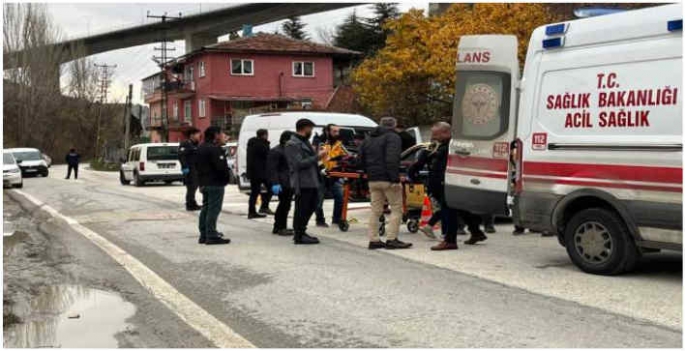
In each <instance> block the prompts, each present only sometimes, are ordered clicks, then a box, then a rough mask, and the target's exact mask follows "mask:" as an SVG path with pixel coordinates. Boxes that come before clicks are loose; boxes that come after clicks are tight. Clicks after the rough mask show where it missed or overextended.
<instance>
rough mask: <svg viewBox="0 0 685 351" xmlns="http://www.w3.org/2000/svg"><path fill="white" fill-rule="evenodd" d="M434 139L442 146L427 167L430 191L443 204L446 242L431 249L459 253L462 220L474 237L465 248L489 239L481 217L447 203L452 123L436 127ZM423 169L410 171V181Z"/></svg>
mask: <svg viewBox="0 0 685 351" xmlns="http://www.w3.org/2000/svg"><path fill="white" fill-rule="evenodd" d="M431 133H432V139H433V140H435V141H437V142H438V143H439V145H438V147H437V150H436V151H435V153H434V154H433V155H432V156H431V157H430V159H429V160H430V162H429V163H428V170H429V172H430V174H429V178H428V189H429V191H430V192H431V196H433V197H435V198H437V199H438V201H439V202H440V222H441V225H442V233H443V235H444V236H445V239H444V240H443V241H442V242H441V243H440V244H438V245H436V246H433V247H431V250H433V251H444V250H456V249H458V246H457V231H458V228H459V219H461V220H463V221H464V222H465V223H466V225H467V226H468V229H469V232H470V233H471V237H470V238H469V239H468V240H466V241H465V242H464V243H465V244H469V245H472V244H475V243H477V242H479V241H483V240H485V239H487V237H486V236H485V234H484V233H483V232H482V231H481V230H480V220H481V218H480V216H478V215H475V214H472V213H470V212H468V211H464V210H460V209H454V208H450V207H449V206H448V205H447V201H446V199H445V172H446V171H447V158H448V157H449V145H450V140H451V139H452V127H451V126H450V124H449V123H446V122H438V123H436V124H434V125H433V128H432V129H431ZM420 167H423V166H422V165H420V164H415V165H413V166H412V167H411V168H410V169H409V175H410V177H411V176H412V175H414V177H415V173H416V169H420Z"/></svg>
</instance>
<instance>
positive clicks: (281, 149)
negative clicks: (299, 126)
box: [267, 130, 295, 236]
mask: <svg viewBox="0 0 685 351" xmlns="http://www.w3.org/2000/svg"><path fill="white" fill-rule="evenodd" d="M293 134H295V133H293V132H291V131H289V130H286V131H285V132H283V133H282V134H281V138H280V139H279V142H278V145H277V146H276V147H274V148H273V149H271V151H269V160H268V162H267V169H268V171H269V176H270V177H271V179H270V181H271V192H272V193H273V194H274V195H277V196H278V207H276V215H275V216H274V228H273V230H272V231H271V232H272V233H273V234H278V235H282V236H287V235H293V231H292V230H289V229H287V228H288V225H287V224H288V212H290V204H291V202H292V200H293V190H292V188H291V186H290V168H289V167H288V159H287V158H286V157H285V144H286V143H287V142H288V141H289V140H290V138H291V137H292V136H293Z"/></svg>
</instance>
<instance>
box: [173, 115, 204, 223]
mask: <svg viewBox="0 0 685 351" xmlns="http://www.w3.org/2000/svg"><path fill="white" fill-rule="evenodd" d="M183 134H184V135H185V137H186V140H184V141H182V142H181V144H180V145H179V146H178V160H179V161H180V162H181V171H182V172H183V176H184V179H183V181H184V183H185V185H186V210H187V211H197V210H199V209H201V208H202V207H200V205H198V204H197V201H196V200H195V192H197V186H198V185H197V169H196V168H197V166H196V164H195V159H196V158H197V146H198V144H199V143H200V137H201V135H202V133H201V132H200V130H199V129H197V128H195V127H190V129H188V130H186V131H185V132H184V133H183Z"/></svg>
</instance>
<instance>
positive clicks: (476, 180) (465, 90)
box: [445, 35, 519, 215]
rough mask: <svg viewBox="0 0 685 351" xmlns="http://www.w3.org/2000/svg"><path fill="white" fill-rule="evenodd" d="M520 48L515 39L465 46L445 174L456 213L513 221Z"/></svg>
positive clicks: (473, 39)
mask: <svg viewBox="0 0 685 351" xmlns="http://www.w3.org/2000/svg"><path fill="white" fill-rule="evenodd" d="M517 45H518V42H517V39H516V36H513V35H475V36H463V37H461V39H460V41H459V48H458V52H457V73H456V74H457V76H456V89H455V95H454V107H453V115H452V142H451V145H450V155H449V159H448V163H447V172H446V174H445V196H446V201H447V204H448V205H449V206H450V207H453V208H458V209H463V210H468V211H471V212H473V213H478V214H494V215H508V210H507V203H506V199H507V188H508V173H507V172H508V166H509V144H510V142H511V141H512V140H513V139H514V135H515V128H516V121H515V119H516V108H517V96H518V92H517V86H518V82H519V63H518V57H517V52H518V51H517V48H518V47H517Z"/></svg>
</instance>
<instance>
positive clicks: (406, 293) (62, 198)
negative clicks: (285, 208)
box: [7, 166, 682, 348]
mask: <svg viewBox="0 0 685 351" xmlns="http://www.w3.org/2000/svg"><path fill="white" fill-rule="evenodd" d="M51 172H52V174H51V176H50V178H32V179H26V180H25V186H24V189H22V191H20V192H17V191H14V190H12V191H7V193H9V194H10V195H11V196H12V198H14V199H16V200H17V201H19V202H20V203H21V204H22V206H24V207H25V208H27V209H29V211H36V210H37V209H36V206H35V202H36V201H39V202H40V203H44V205H45V206H43V209H44V210H45V209H47V208H49V210H48V211H52V214H53V216H57V218H56V219H52V220H50V222H55V223H59V225H57V224H54V225H56V226H58V228H59V230H58V231H59V232H60V233H59V235H60V236H62V237H63V239H64V240H73V241H74V242H78V243H80V245H79V248H80V249H79V250H78V252H80V253H81V254H83V251H84V250H86V249H85V247H86V246H87V244H88V240H89V238H90V239H91V240H96V239H93V238H102V239H103V242H104V241H106V242H108V243H110V244H112V245H116V247H118V248H119V249H121V250H123V251H121V252H118V253H117V254H113V255H112V258H110V257H108V255H106V254H104V253H103V251H101V250H102V249H101V247H102V246H100V248H99V247H97V246H95V245H91V246H90V248H89V252H90V254H88V255H83V257H82V258H81V260H82V261H83V263H84V264H85V265H89V264H90V263H89V262H90V261H91V260H95V261H97V262H99V265H106V266H108V267H110V268H109V269H104V268H102V267H100V266H98V269H99V270H101V271H103V272H105V271H106V272H108V273H106V275H108V276H109V275H111V277H110V278H111V280H110V281H108V285H109V286H114V287H116V289H117V291H123V292H125V293H123V296H124V298H125V299H126V300H128V301H130V302H131V303H133V304H134V305H135V306H136V308H137V309H136V313H135V315H134V316H133V317H131V319H130V323H131V324H132V325H133V327H134V328H136V330H138V329H140V330H142V331H144V332H145V334H150V335H153V336H155V341H154V342H148V343H146V342H145V341H144V340H142V339H143V338H142V337H141V335H142V334H140V333H138V334H137V335H138V337H137V338H128V339H127V338H122V337H119V338H118V340H120V346H129V347H139V346H153V347H156V346H163V347H189V346H193V347H206V346H208V345H209V346H211V345H216V344H217V342H214V341H213V340H214V339H212V337H213V335H215V334H212V333H210V332H208V331H207V330H204V329H203V327H202V326H201V323H200V324H199V325H198V323H194V322H193V318H194V317H196V316H197V318H200V317H202V316H205V313H206V318H210V319H211V320H212V321H216V324H217V325H222V326H225V327H226V330H230V331H231V332H232V333H235V335H236V336H239V337H240V338H242V339H243V340H246V341H247V342H249V343H250V344H251V345H254V346H257V347H454V348H461V347H681V345H682V337H681V335H682V328H681V326H680V325H681V322H682V302H681V301H682V258H681V255H680V254H660V255H651V256H648V257H646V258H645V260H644V261H643V262H641V264H640V267H639V269H638V271H637V272H635V273H633V274H630V275H625V276H620V277H599V276H591V275H587V274H584V273H581V272H579V271H578V270H577V269H576V268H575V267H574V266H573V265H572V264H571V263H570V262H569V260H568V258H567V257H566V254H565V251H564V249H563V248H561V247H560V246H559V245H558V244H557V243H556V240H555V239H554V238H541V237H539V236H538V235H532V234H531V235H525V236H522V237H513V236H511V235H510V234H509V233H510V232H511V226H510V225H508V224H502V225H498V233H497V234H492V235H490V239H489V240H488V241H486V242H485V243H484V244H482V245H477V246H475V247H468V246H465V245H462V246H463V247H462V248H460V250H458V251H456V252H440V253H435V252H430V251H429V250H428V247H429V246H430V245H432V244H434V243H435V242H433V241H429V240H428V239H425V238H424V237H422V236H419V235H416V234H414V235H412V234H406V231H404V232H403V233H402V234H401V235H402V238H403V240H406V241H410V242H413V243H414V246H415V247H414V248H412V249H410V250H403V251H392V252H390V251H368V250H367V249H366V248H365V245H366V243H367V241H366V238H365V236H364V225H363V223H364V222H365V219H366V218H367V216H368V209H367V208H365V207H366V206H368V205H367V204H355V205H354V207H355V209H354V210H352V211H351V212H350V213H351V215H352V216H353V217H357V219H358V220H359V221H360V223H353V224H352V228H351V229H350V231H349V232H347V233H342V232H339V231H338V230H337V229H334V228H331V229H326V230H318V231H317V230H314V229H312V232H314V233H316V234H318V235H319V236H320V238H321V240H322V243H321V244H320V245H317V246H295V245H293V244H292V242H291V240H290V239H289V238H283V237H278V236H274V235H271V234H270V228H271V224H270V223H269V222H268V220H259V221H254V220H247V219H246V216H245V215H244V214H245V212H246V200H247V198H246V197H245V196H244V195H242V194H240V193H238V192H237V191H236V190H235V189H234V187H230V188H229V189H228V191H227V197H226V200H225V205H224V213H223V214H222V215H221V217H220V223H219V227H220V229H221V230H222V231H223V232H224V233H226V235H227V236H228V237H230V238H231V240H232V243H231V244H230V245H227V246H203V245H198V244H197V229H196V227H197V221H196V213H189V212H186V211H184V210H183V207H182V204H181V200H182V198H183V187H182V186H180V185H177V186H156V185H152V186H149V187H143V188H135V187H132V186H121V185H119V183H118V178H117V177H118V176H117V174H111V173H103V172H92V171H88V170H82V171H81V173H82V175H81V179H79V180H78V181H74V180H64V179H61V176H62V175H63V174H64V172H63V169H62V167H60V166H54V167H53V168H52V169H51ZM32 201H33V202H32ZM326 207H327V208H328V209H329V210H328V213H330V204H327V205H326ZM84 233H86V234H84ZM88 233H91V234H88ZM462 240H463V239H462ZM100 245H102V244H100ZM122 257H123V258H122ZM115 260H116V261H115ZM126 260H129V261H126ZM133 261H135V262H137V263H136V264H140V265H141V266H142V267H145V269H146V270H149V271H150V272H151V274H152V275H148V276H143V277H152V278H149V279H152V280H155V279H157V278H159V281H161V282H163V283H165V284H168V286H166V285H163V284H161V283H160V284H158V285H155V284H152V283H150V285H146V288H142V286H141V285H140V284H136V283H135V281H136V280H137V281H138V282H139V283H142V284H143V285H145V284H148V282H147V281H146V279H148V278H142V280H141V276H137V274H139V273H140V272H143V271H144V270H142V269H137V268H136V267H138V266H135V265H133V264H132V263H131V264H129V263H127V262H133ZM122 262H123V263H122ZM132 265H133V266H132ZM122 267H124V268H126V270H124V268H122ZM131 267H133V268H131ZM126 272H128V273H129V274H128V275H127V274H125V273H126ZM103 274H104V273H103ZM140 274H142V273H140ZM131 276H133V277H134V278H135V280H134V279H133V278H132V277H131ZM153 278H154V279H153ZM155 281H156V280H155ZM155 289H162V290H155ZM164 289H166V290H164ZM160 291H161V292H164V293H161V292H160ZM167 292H169V294H171V292H174V294H176V293H177V294H178V295H173V296H181V297H183V298H187V301H186V302H183V303H181V302H178V303H176V302H173V301H176V300H173V299H172V300H173V301H172V303H170V302H169V301H170V300H169V299H170V298H169V297H168V296H170V295H169V294H166V293H167ZM165 299H166V300H165ZM160 301H161V302H160ZM183 301H185V300H183ZM179 306H180V307H179ZM186 307H188V309H187V308H186ZM195 307H197V309H192V308H195ZM187 311H194V312H192V313H190V312H187ZM184 313H186V314H184ZM187 313H190V317H189V315H188V314H187ZM189 318H190V320H189ZM203 318H205V317H203ZM153 321H154V322H159V324H155V323H151V322H153ZM170 326H173V327H172V328H173V329H171V330H173V332H171V333H170V332H169V331H168V330H169V328H170ZM129 334H131V333H129ZM133 334H135V333H133Z"/></svg>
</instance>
